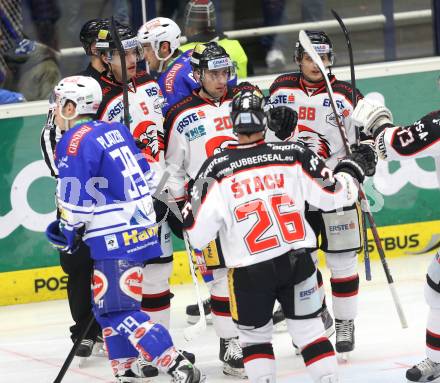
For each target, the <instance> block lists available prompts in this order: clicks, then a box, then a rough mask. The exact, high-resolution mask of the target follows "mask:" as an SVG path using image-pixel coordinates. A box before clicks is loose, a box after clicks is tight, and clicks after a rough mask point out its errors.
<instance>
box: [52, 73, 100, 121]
mask: <svg viewBox="0 0 440 383" xmlns="http://www.w3.org/2000/svg"><path fill="white" fill-rule="evenodd" d="M68 101H72V102H73V103H74V104H75V106H76V114H75V116H73V117H71V118H69V119H72V118H75V117H76V116H78V115H83V114H96V112H97V111H98V108H99V105H100V104H101V101H102V91H101V86H100V85H99V83H98V81H96V80H95V79H94V78H92V77H86V76H70V77H65V78H63V79H62V80H61V81H60V82H59V83H58V84H57V85H56V86H55V88H54V90H53V92H52V96H51V98H50V100H49V103H50V104H51V105H53V104H54V103H56V104H57V105H60V106H61V108H63V107H64V106H65V105H66V103H67V102H68ZM62 117H63V118H64V119H67V118H65V117H64V116H62Z"/></svg>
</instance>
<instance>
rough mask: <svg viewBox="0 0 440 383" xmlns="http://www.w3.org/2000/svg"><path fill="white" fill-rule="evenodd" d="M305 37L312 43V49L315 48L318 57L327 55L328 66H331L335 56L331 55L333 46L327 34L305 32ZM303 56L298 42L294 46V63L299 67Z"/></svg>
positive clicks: (302, 49) (302, 50)
mask: <svg viewBox="0 0 440 383" xmlns="http://www.w3.org/2000/svg"><path fill="white" fill-rule="evenodd" d="M305 32H306V34H307V36H308V37H309V39H310V42H311V43H312V46H313V48H315V51H316V53H318V55H322V54H327V55H328V59H329V61H330V65H333V63H334V59H335V55H334V53H333V44H332V42H331V40H330V38H329V37H328V36H327V34H326V33H325V32H323V31H305ZM303 54H304V48H303V46H302V45H301V43H300V42H299V40H298V41H297V42H296V45H295V62H296V63H297V64H298V65H299V64H300V62H301V60H302V57H303Z"/></svg>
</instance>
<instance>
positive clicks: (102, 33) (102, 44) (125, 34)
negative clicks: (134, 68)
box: [96, 22, 143, 61]
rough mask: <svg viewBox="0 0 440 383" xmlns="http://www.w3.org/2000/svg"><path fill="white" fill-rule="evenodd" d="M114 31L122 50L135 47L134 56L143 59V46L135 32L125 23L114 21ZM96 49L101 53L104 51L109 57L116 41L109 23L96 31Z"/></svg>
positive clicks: (114, 48)
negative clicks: (119, 40)
mask: <svg viewBox="0 0 440 383" xmlns="http://www.w3.org/2000/svg"><path fill="white" fill-rule="evenodd" d="M116 31H117V33H118V35H119V38H120V39H121V43H122V47H123V48H124V50H130V49H136V56H137V58H138V61H139V60H142V59H143V48H142V45H141V43H140V42H139V40H138V38H137V34H136V33H135V32H133V30H132V29H131V28H130V27H129V26H126V25H123V24H120V23H118V22H116ZM96 49H97V50H98V51H99V52H101V53H106V54H107V55H109V58H110V59H111V55H112V52H113V51H115V50H116V49H117V48H116V43H115V41H114V40H113V36H112V34H111V31H110V25H109V26H108V27H105V28H103V29H100V30H99V31H98V36H97V38H96Z"/></svg>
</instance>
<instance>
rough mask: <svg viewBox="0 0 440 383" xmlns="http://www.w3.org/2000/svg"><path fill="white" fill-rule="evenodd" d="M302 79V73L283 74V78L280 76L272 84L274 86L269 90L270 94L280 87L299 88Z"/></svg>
mask: <svg viewBox="0 0 440 383" xmlns="http://www.w3.org/2000/svg"><path fill="white" fill-rule="evenodd" d="M300 78H301V73H299V72H293V73H287V74H282V75H281V76H278V77H277V78H276V79H275V81H274V82H273V83H272V85H271V86H270V88H269V93H272V92H274V91H275V90H276V89H277V88H280V87H290V88H296V87H298V86H299V80H300Z"/></svg>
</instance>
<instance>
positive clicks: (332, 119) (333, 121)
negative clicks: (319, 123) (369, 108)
mask: <svg viewBox="0 0 440 383" xmlns="http://www.w3.org/2000/svg"><path fill="white" fill-rule="evenodd" d="M343 116H344V115H343V114H339V115H338V118H339V122H340V123H341V124H342V123H343ZM325 121H326V122H327V124H329V125H333V126H335V127H338V122H337V121H336V117H335V114H334V113H330V114H327V116H325Z"/></svg>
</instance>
